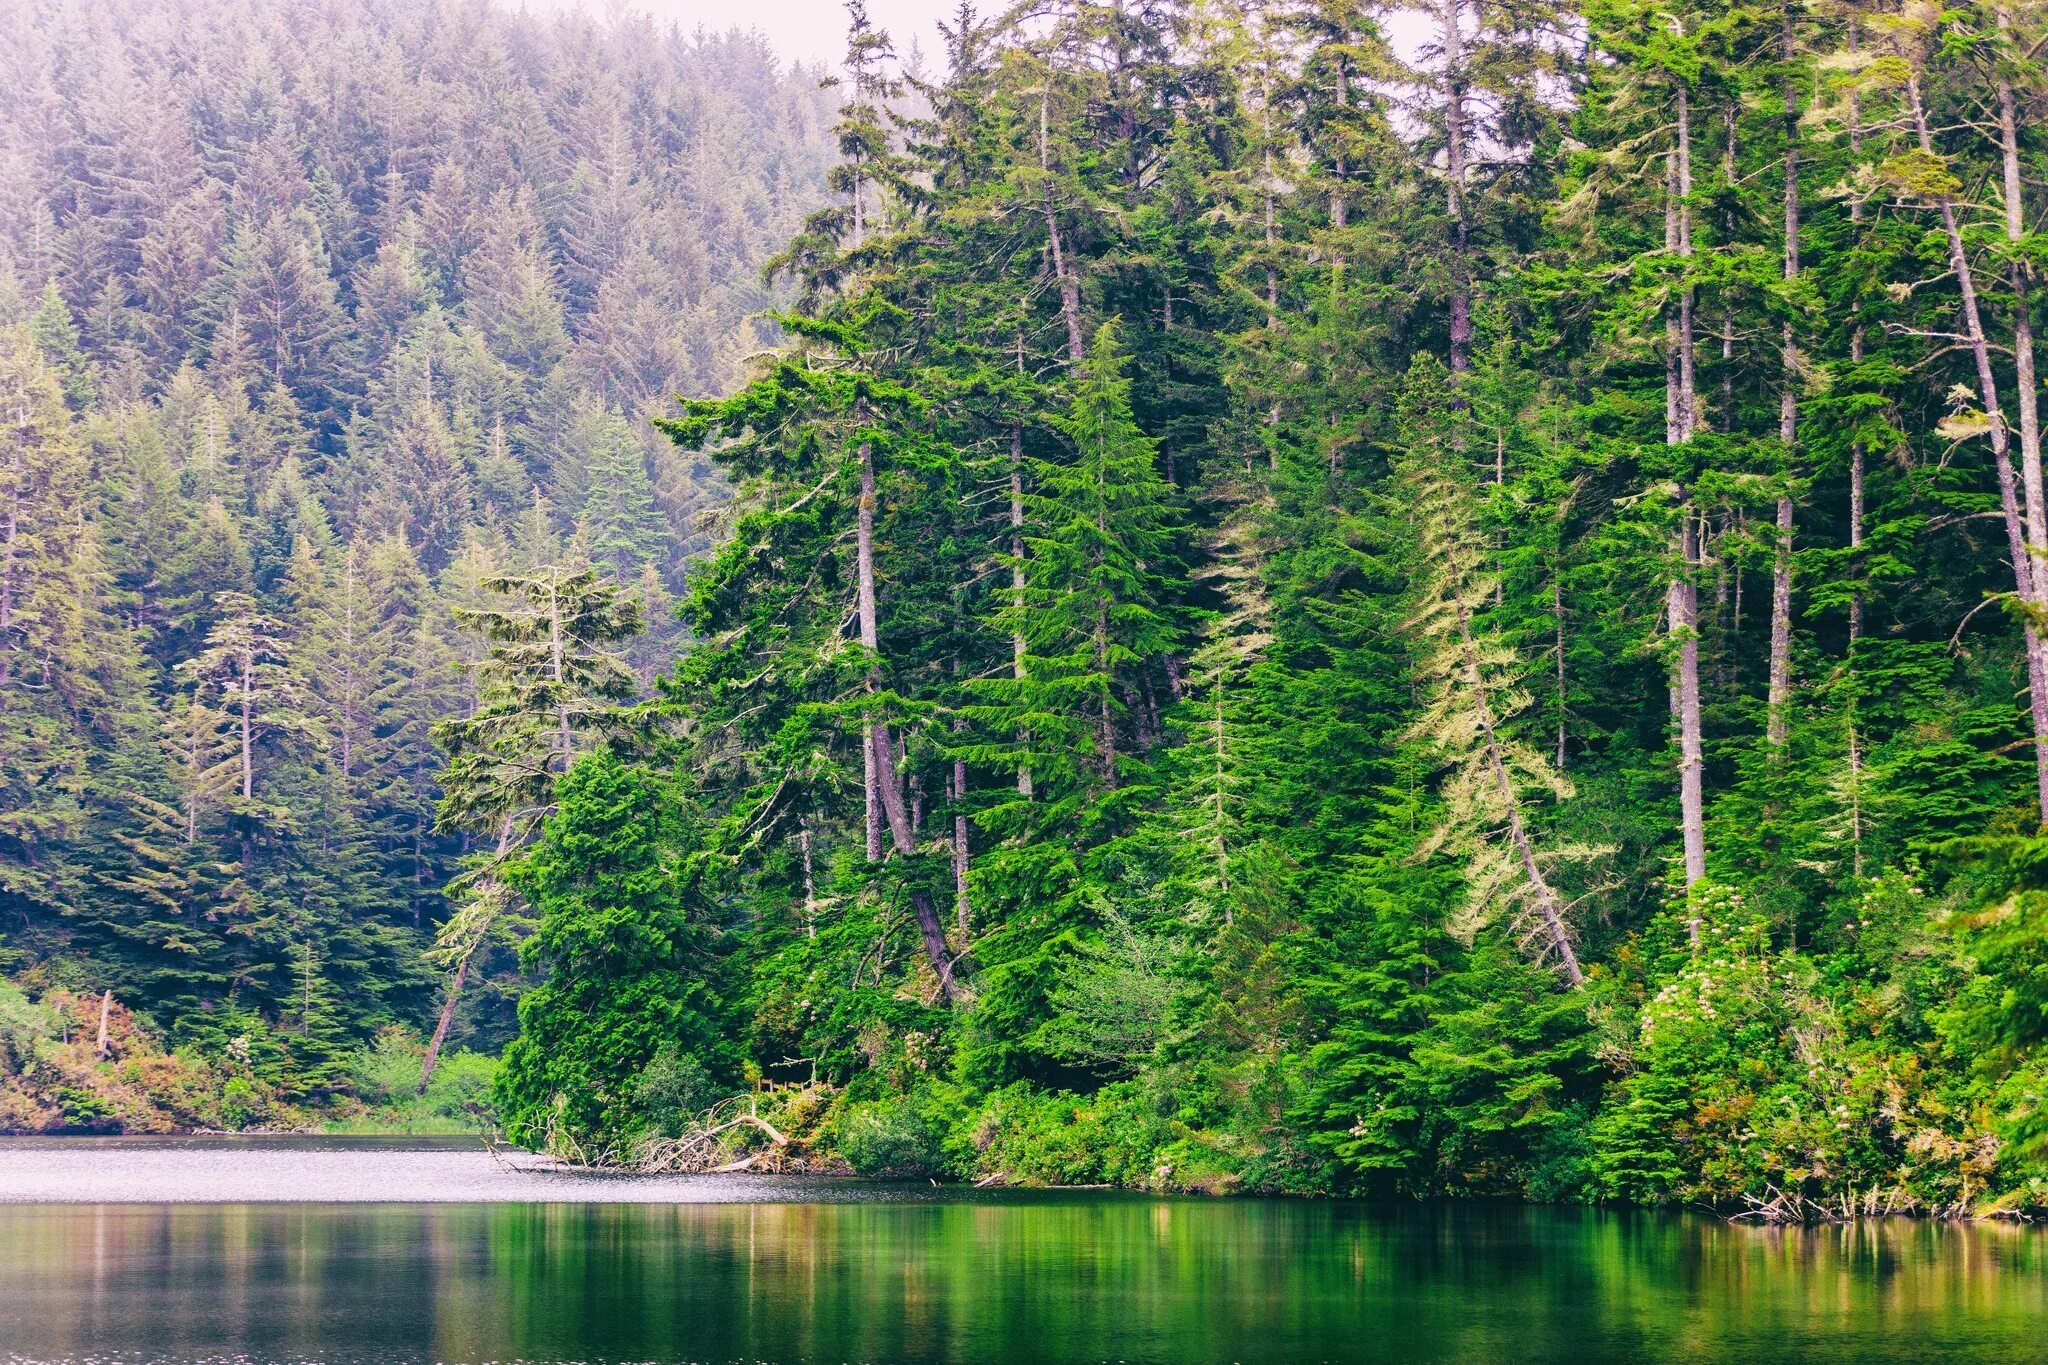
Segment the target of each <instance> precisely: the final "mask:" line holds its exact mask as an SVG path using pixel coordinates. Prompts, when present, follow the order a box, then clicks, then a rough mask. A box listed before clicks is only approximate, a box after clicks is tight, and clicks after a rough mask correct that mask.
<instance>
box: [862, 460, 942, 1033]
mask: <svg viewBox="0 0 2048 1365" xmlns="http://www.w3.org/2000/svg"><path fill="white" fill-rule="evenodd" d="M854 558H855V575H856V579H857V582H856V585H855V592H856V595H857V606H858V609H859V615H860V642H861V645H862V646H863V647H864V648H865V649H866V650H867V651H868V654H869V657H870V658H871V659H875V660H879V659H880V657H881V629H880V626H879V625H878V624H877V621H876V605H875V458H874V447H873V446H872V445H870V444H869V443H868V442H865V441H863V442H862V443H861V446H860V511H859V523H858V526H857V529H856V539H855V550H854ZM880 685H881V670H880V666H879V664H878V663H877V664H876V665H875V666H873V667H871V668H870V669H869V671H868V680H867V687H868V692H869V694H870V695H873V694H874V693H875V692H876V691H878V690H879V688H880ZM862 731H863V733H862V739H863V743H862V745H861V748H862V753H863V757H864V760H865V764H864V767H865V773H864V776H865V778H866V787H867V806H866V811H867V853H868V860H869V861H870V862H880V861H881V860H882V834H881V825H882V823H883V821H886V823H887V825H888V827H889V833H890V836H891V838H892V839H893V841H894V844H895V849H896V854H897V856H898V857H901V858H905V859H908V858H910V857H912V856H913V855H915V853H916V852H917V836H916V832H915V831H914V830H913V829H912V828H911V824H910V812H909V809H908V808H907V805H906V803H905V802H904V799H903V787H902V784H901V783H900V782H899V781H898V780H897V775H896V756H895V743H894V741H893V740H892V739H891V737H890V734H889V726H888V724H887V722H885V721H883V720H881V719H879V718H877V717H872V716H871V717H869V718H868V720H867V721H866V722H865V724H864V725H863V727H862ZM878 798H879V799H878ZM877 805H879V807H880V811H881V817H880V818H879V819H878V817H877V814H876V807H877ZM910 906H911V912H912V914H914V915H915V916H916V918H917V927H918V933H919V936H920V937H921V938H922V939H923V940H924V950H925V956H926V958H928V959H929V960H930V962H931V964H932V970H933V971H935V972H937V973H938V977H939V986H940V988H941V989H942V990H944V991H945V994H946V998H947V999H948V1000H957V999H958V998H959V987H958V985H957V984H956V983H955V982H954V980H953V961H952V958H951V957H950V956H949V955H948V953H947V951H946V932H945V929H944V927H943V926H942V925H941V924H940V923H939V915H938V911H937V910H936V909H935V908H934V907H933V905H932V898H931V893H930V892H929V891H926V890H925V889H924V888H922V887H913V888H911V891H910Z"/></svg>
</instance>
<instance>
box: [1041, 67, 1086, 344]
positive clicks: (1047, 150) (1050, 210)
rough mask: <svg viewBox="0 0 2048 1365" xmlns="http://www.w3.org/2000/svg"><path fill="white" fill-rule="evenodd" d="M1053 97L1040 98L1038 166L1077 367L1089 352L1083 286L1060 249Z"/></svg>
mask: <svg viewBox="0 0 2048 1365" xmlns="http://www.w3.org/2000/svg"><path fill="white" fill-rule="evenodd" d="M1050 98H1051V96H1050V92H1049V91H1042V92H1040V94H1039V97H1038V169H1039V170H1040V171H1042V172H1044V176H1045V237H1046V241H1047V243H1048V244H1049V246H1050V248H1051V251H1052V273H1053V278H1054V279H1055V280H1056V281H1058V283H1059V287H1060V315H1061V316H1062V317H1064V318H1065V319H1066V323H1067V359H1068V360H1070V361H1072V362H1073V363H1074V365H1075V366H1077V367H1078V366H1079V365H1080V364H1081V363H1082V360H1083V358H1084V357H1085V355H1086V352H1085V350H1084V348H1083V346H1082V342H1081V287H1080V284H1079V283H1078V282H1077V281H1076V280H1075V279H1074V277H1073V276H1072V275H1070V274H1068V273H1067V261H1066V254H1065V253H1064V252H1063V251H1062V250H1061V248H1060V218H1059V211H1058V209H1057V208H1055V207H1054V205H1053V197H1052V149H1051V143H1050V141H1049V140H1048V137H1047V134H1046V104H1047V101H1048V100H1049V99H1050Z"/></svg>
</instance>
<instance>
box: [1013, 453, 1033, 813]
mask: <svg viewBox="0 0 2048 1365" xmlns="http://www.w3.org/2000/svg"><path fill="white" fill-rule="evenodd" d="M1010 592H1011V594H1012V596H1011V601H1012V602H1013V603H1014V604H1015V606H1016V609H1017V610H1018V612H1019V613H1021V612H1022V611H1023V610H1024V428H1023V427H1022V426H1012V427H1011V428H1010ZM1024 652H1025V646H1024V627H1023V625H1022V624H1021V623H1020V624H1018V625H1016V626H1014V627H1012V628H1011V630H1010V676H1011V677H1012V678H1015V679H1016V680H1017V681H1019V682H1022V681H1023V680H1024ZM1017 744H1018V747H1019V748H1021V749H1024V750H1025V751H1026V752H1029V748H1030V744H1031V732H1030V731H1028V730H1022V731H1019V732H1018V734H1017ZM1017 795H1019V796H1021V797H1023V798H1024V799H1025V800H1027V801H1029V800H1030V799H1031V765H1030V764H1029V763H1028V762H1026V763H1020V764H1019V765H1018V766H1017Z"/></svg>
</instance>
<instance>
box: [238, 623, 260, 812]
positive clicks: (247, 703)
mask: <svg viewBox="0 0 2048 1365" xmlns="http://www.w3.org/2000/svg"><path fill="white" fill-rule="evenodd" d="M255 702H256V659H255V655H254V653H253V651H250V650H244V651H243V652H242V706H241V711H242V727H241V728H242V799H243V800H244V801H253V800H254V799H255V798H256V746H255V733H254V725H253V722H252V720H251V718H250V715H249V709H250V707H252V706H253V705H255Z"/></svg>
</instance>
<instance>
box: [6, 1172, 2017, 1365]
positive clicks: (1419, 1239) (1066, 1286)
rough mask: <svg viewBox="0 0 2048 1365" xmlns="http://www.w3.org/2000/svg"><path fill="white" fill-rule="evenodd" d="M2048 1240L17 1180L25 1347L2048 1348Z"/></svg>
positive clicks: (1571, 1219)
mask: <svg viewBox="0 0 2048 1365" xmlns="http://www.w3.org/2000/svg"><path fill="white" fill-rule="evenodd" d="M2044 1305H2048V1244H2044V1241H2043V1238H2042V1235H2041V1234H2039V1233H2036V1232H2031V1231H2026V1230H2016V1229H2011V1228H2006V1227H1998V1226H1984V1227H1975V1226H1970V1227H1944V1226H1937V1225H1932V1224H1925V1223H1911V1222H1905V1221H1893V1222H1884V1223H1866V1224H1859V1225H1856V1226H1853V1227H1846V1228H1825V1229H1807V1230H1787V1231H1771V1230H1761V1229H1752V1228H1739V1227H1730V1226H1727V1225H1725V1224H1721V1223H1717V1222H1714V1221H1711V1220H1705V1219H1694V1218H1671V1217H1654V1216H1649V1215H1631V1214H1600V1213H1593V1212H1577V1211H1562V1212H1560V1211H1551V1210H1541V1209H1521V1208H1474V1207H1451V1208H1440V1207H1429V1208H1421V1207H1413V1208H1406V1209H1401V1210H1394V1211H1385V1210H1373V1209H1368V1208H1364V1207H1360V1206H1356V1205H1349V1204H1311V1203H1282V1202H1264V1201H1241V1202H1206V1201H1154V1200H1143V1199H1129V1198H1118V1197H1101V1196H1049V1195H1040V1196H1011V1197H1008V1198H1006V1199H1002V1200H993V1201H978V1202H932V1203H923V1204H911V1203H904V1202H895V1203H880V1204H862V1203H838V1204H760V1203H756V1204H724V1205H717V1204H690V1205H676V1206H663V1205H632V1204H605V1205H579V1204H493V1205H454V1204H446V1205H433V1206H406V1205H346V1204H325V1205H323V1204H299V1205H71V1206H53V1205H16V1206H10V1207H0V1359H5V1358H8V1357H13V1358H17V1359H34V1360H68V1359H87V1358H97V1359H107V1358H120V1359H123V1360H136V1359H171V1360H193V1359H203V1358H221V1357H230V1356H232V1357H243V1358H249V1359H259V1360H286V1359H308V1360H313V1359H317V1360H328V1361H337V1362H350V1361H393V1360H412V1359H437V1360H448V1361H467V1360H510V1359H529V1360H542V1359H580V1360H727V1359H745V1360H828V1359H829V1360H840V1359H879V1360H909V1361H938V1360H954V1359H991V1360H992V1359H1002V1360H1017V1359H1039V1360H1100V1359H1124V1360H1174V1361H1182V1360H1187V1361H1195V1360H1273V1361H1279V1360H1287V1361H1306V1360H1319V1359H1321V1360H1351V1359H1364V1358H1372V1359H1440V1360H1471V1359H1491V1360H1499V1359H1516V1360H1541V1359H1571V1360H1575V1361H1598V1360H1633V1359H1642V1358H1645V1357H1656V1358H1665V1359H1670V1358H1695V1359H1731V1358H1743V1359H1772V1358H1782V1359H1805V1358H1813V1357H1816V1356H1820V1357H1834V1358H1856V1359H1882V1358H1892V1359H1929V1358H1941V1357H1947V1358H1958V1357H1970V1358H1978V1359H2013V1360H2021V1359H2027V1360H2035V1359H2040V1358H2042V1355H2043V1352H2044V1341H2048V1335H2044V1329H2048V1307H2044Z"/></svg>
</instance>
